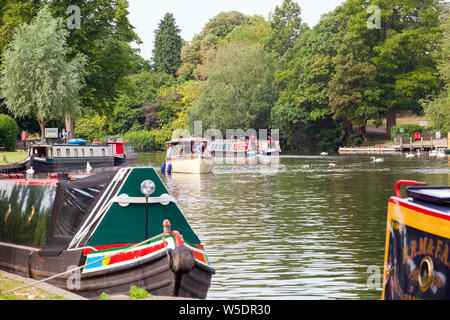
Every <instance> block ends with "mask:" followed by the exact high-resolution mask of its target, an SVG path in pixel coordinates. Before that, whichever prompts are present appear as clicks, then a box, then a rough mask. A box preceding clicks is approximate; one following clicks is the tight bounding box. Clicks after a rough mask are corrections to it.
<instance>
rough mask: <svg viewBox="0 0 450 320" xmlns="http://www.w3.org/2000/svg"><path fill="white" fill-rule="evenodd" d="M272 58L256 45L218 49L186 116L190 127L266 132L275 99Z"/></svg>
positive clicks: (239, 45)
mask: <svg viewBox="0 0 450 320" xmlns="http://www.w3.org/2000/svg"><path fill="white" fill-rule="evenodd" d="M273 73H274V62H273V57H272V56H271V55H269V54H268V53H267V52H265V50H264V48H263V47H262V46H261V45H260V44H255V45H252V46H250V47H247V46H246V45H245V44H243V43H233V44H230V45H229V46H226V47H221V48H219V49H218V51H217V54H216V58H215V59H214V61H212V63H211V65H210V66H209V68H208V71H207V77H208V80H207V81H206V83H205V84H204V85H203V86H202V89H201V93H200V96H199V102H198V104H197V106H196V107H194V108H193V109H192V110H191V112H190V113H189V115H188V116H189V122H190V124H191V126H192V125H193V122H194V121H197V120H201V121H203V127H205V128H206V127H208V128H210V129H219V130H221V131H222V132H223V133H224V134H225V132H226V129H238V128H241V129H243V130H247V129H255V130H258V129H268V128H269V125H270V111H271V109H272V107H273V105H274V103H275V101H276V100H277V90H276V87H275V85H274V83H273Z"/></svg>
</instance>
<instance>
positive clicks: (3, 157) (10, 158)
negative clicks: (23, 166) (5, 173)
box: [0, 151, 27, 164]
mask: <svg viewBox="0 0 450 320" xmlns="http://www.w3.org/2000/svg"><path fill="white" fill-rule="evenodd" d="M26 157H27V152H26V151H13V152H1V151H0V164H11V163H16V162H20V161H23V160H24V159H25V158H26Z"/></svg>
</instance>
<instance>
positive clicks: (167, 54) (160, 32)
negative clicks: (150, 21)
mask: <svg viewBox="0 0 450 320" xmlns="http://www.w3.org/2000/svg"><path fill="white" fill-rule="evenodd" d="M181 47H182V39H181V36H180V29H179V28H178V27H177V25H176V24H175V19H174V17H173V15H172V14H171V13H166V15H165V16H164V18H163V19H162V20H161V21H160V23H159V24H158V28H157V29H156V30H155V42H154V48H153V67H154V69H155V70H156V71H157V72H165V73H167V74H170V75H174V76H175V75H176V72H177V70H178V68H179V67H180V65H181V58H180V54H181Z"/></svg>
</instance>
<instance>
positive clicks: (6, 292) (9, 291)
mask: <svg viewBox="0 0 450 320" xmlns="http://www.w3.org/2000/svg"><path fill="white" fill-rule="evenodd" d="M159 237H160V236H156V237H153V238H150V239H147V240H144V241H142V242H140V243H138V244H135V245H132V246H131V247H128V248H126V249H123V250H120V251H118V252H116V253H115V254H113V255H107V256H106V257H104V258H101V259H98V260H96V261H93V262H91V263H89V264H85V265H82V266H79V267H76V268H74V269H71V270H67V271H64V272H61V273H58V274H55V275H53V276H51V277H48V278H45V279H42V280H39V281H36V282H33V283H29V284H27V285H24V286H21V287H17V288H14V289H11V290H8V291H5V292H2V291H1V289H0V294H9V293H11V292H14V291H17V290H21V289H25V288H28V287H32V286H35V285H37V284H39V283H42V282H46V281H49V280H52V279H55V278H57V277H60V276H62V275H64V274H66V273H73V272H75V271H77V270H80V269H83V268H86V267H88V266H90V265H93V264H96V263H99V262H101V261H103V260H106V259H110V258H112V257H115V256H117V255H119V254H121V253H124V252H126V251H129V250H132V249H134V248H136V247H139V246H141V245H143V244H145V243H147V242H150V241H151V240H153V239H156V238H159ZM162 239H163V242H164V247H165V249H166V253H167V255H169V252H168V251H169V248H168V247H167V244H166V241H165V237H163V238H162Z"/></svg>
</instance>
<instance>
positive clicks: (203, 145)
mask: <svg viewBox="0 0 450 320" xmlns="http://www.w3.org/2000/svg"><path fill="white" fill-rule="evenodd" d="M207 146H208V143H207V142H206V141H203V143H202V147H201V150H202V153H205V152H206V147H207Z"/></svg>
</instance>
